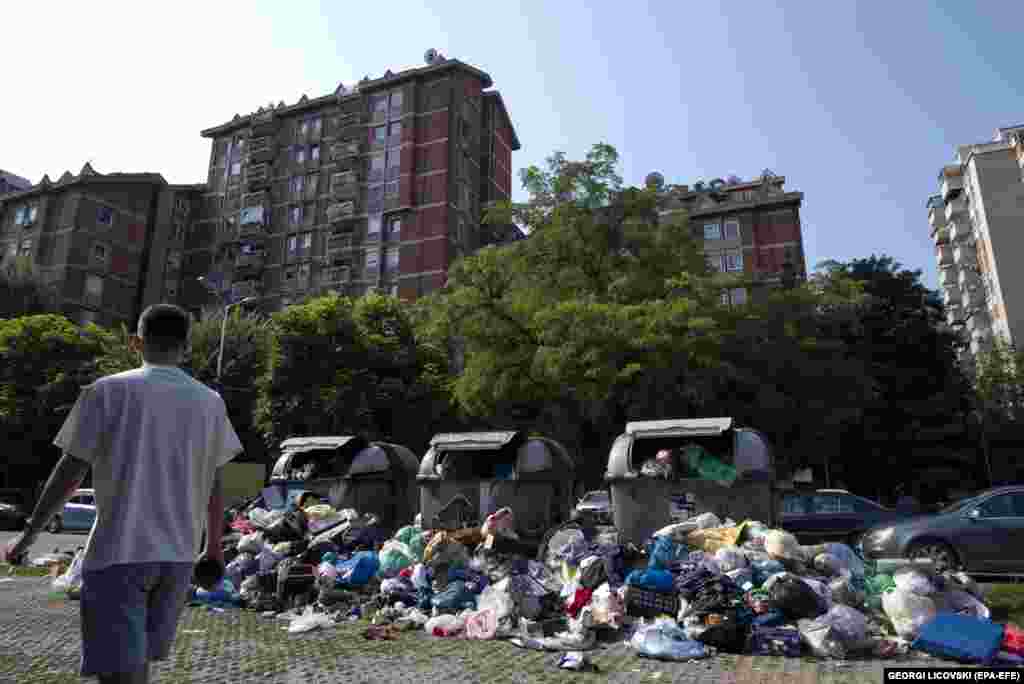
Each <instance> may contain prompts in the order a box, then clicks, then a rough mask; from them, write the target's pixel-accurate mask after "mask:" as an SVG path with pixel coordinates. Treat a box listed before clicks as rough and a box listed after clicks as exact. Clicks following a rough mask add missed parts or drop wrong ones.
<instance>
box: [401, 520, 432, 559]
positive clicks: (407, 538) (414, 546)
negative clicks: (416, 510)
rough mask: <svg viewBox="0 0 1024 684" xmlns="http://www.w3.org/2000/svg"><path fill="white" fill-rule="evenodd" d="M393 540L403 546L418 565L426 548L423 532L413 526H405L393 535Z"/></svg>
mask: <svg viewBox="0 0 1024 684" xmlns="http://www.w3.org/2000/svg"><path fill="white" fill-rule="evenodd" d="M395 540H396V541H400V542H402V543H403V544H405V545H406V546H407V547H408V548H409V551H410V552H411V553H412V555H413V556H414V557H415V558H416V562H417V563H418V562H419V561H421V560H422V559H423V551H424V550H425V549H426V548H427V540H426V539H424V537H423V530H422V529H420V528H419V527H416V526H415V525H406V526H405V527H403V528H402V529H400V530H398V532H396V533H395Z"/></svg>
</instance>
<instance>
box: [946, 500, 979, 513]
mask: <svg viewBox="0 0 1024 684" xmlns="http://www.w3.org/2000/svg"><path fill="white" fill-rule="evenodd" d="M977 498H978V497H976V496H970V497H967V498H966V499H960V500H959V501H957V502H955V503H952V504H950V505H948V506H946V507H945V508H943V509H941V510H940V511H939V513H956V512H957V511H959V510H961V509H963V508H967V506H968V505H969V504H971V503H972V502H973V501H974V500H975V499H977Z"/></svg>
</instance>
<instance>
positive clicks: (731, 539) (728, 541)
mask: <svg viewBox="0 0 1024 684" xmlns="http://www.w3.org/2000/svg"><path fill="white" fill-rule="evenodd" d="M739 533H740V528H738V527H711V528H704V529H698V530H694V531H693V532H691V533H690V534H688V535H686V541H687V543H688V544H689V545H690V546H692V547H695V548H698V549H700V550H702V551H705V552H707V553H716V552H717V551H718V550H719V549H721V548H725V547H728V546H736V541H737V539H739Z"/></svg>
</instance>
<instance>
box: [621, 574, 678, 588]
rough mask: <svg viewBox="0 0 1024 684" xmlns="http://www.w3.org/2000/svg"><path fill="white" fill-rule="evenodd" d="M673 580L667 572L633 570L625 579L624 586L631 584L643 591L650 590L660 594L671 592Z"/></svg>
mask: <svg viewBox="0 0 1024 684" xmlns="http://www.w3.org/2000/svg"><path fill="white" fill-rule="evenodd" d="M673 582H674V578H673V577H672V573H670V572H669V571H668V570H658V569H652V568H648V569H646V570H634V571H633V572H631V573H629V576H628V577H626V584H631V585H633V586H636V587H641V588H643V589H650V590H651V591H657V592H660V593H669V592H671V591H672V585H673Z"/></svg>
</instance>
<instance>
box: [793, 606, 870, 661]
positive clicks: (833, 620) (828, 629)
mask: <svg viewBox="0 0 1024 684" xmlns="http://www.w3.org/2000/svg"><path fill="white" fill-rule="evenodd" d="M798 624H799V628H800V637H801V639H802V641H803V642H804V643H806V644H807V645H808V646H809V647H810V649H811V652H812V653H814V655H816V656H818V657H821V658H845V657H846V655H847V653H849V652H851V651H854V650H857V649H859V648H860V647H862V646H864V645H866V642H867V630H868V621H867V618H866V617H865V616H864V614H863V613H861V612H860V611H857V610H855V609H853V608H851V607H849V606H843V605H836V606H833V607H832V608H831V609H830V610H829V611H828V612H827V613H825V614H824V615H821V616H819V617H818V618H816V619H814V620H800V621H799V623H798Z"/></svg>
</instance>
